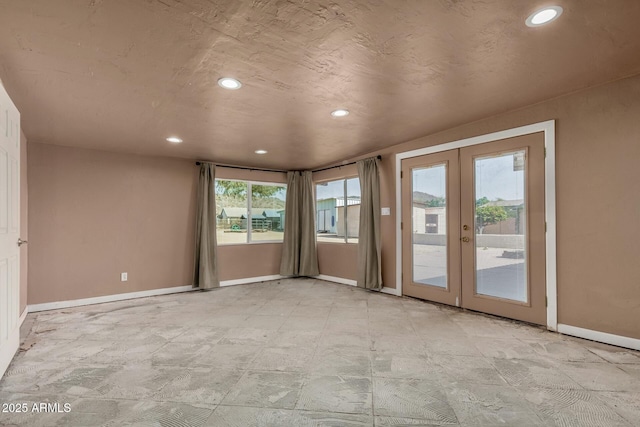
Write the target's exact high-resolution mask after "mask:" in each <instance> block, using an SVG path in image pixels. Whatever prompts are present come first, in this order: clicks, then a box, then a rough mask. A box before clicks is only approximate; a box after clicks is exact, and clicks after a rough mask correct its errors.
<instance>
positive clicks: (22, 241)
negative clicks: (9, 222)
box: [18, 238, 29, 246]
mask: <svg viewBox="0 0 640 427" xmlns="http://www.w3.org/2000/svg"><path fill="white" fill-rule="evenodd" d="M25 243H29V242H27V241H26V240H22V239H21V238H18V246H22V245H24V244H25Z"/></svg>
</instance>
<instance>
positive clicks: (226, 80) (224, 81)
mask: <svg viewBox="0 0 640 427" xmlns="http://www.w3.org/2000/svg"><path fill="white" fill-rule="evenodd" d="M218 85H219V86H220V87H223V88H225V89H231V90H236V89H240V88H241V87H242V83H240V82H239V81H238V80H236V79H232V78H231V77H223V78H221V79H220V80H218Z"/></svg>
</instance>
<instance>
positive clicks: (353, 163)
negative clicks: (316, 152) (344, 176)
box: [311, 155, 382, 172]
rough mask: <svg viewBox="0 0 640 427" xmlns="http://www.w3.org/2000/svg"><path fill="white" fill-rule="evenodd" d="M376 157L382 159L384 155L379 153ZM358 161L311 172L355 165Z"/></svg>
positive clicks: (315, 170)
mask: <svg viewBox="0 0 640 427" xmlns="http://www.w3.org/2000/svg"><path fill="white" fill-rule="evenodd" d="M376 158H377V159H378V160H382V156H381V155H377V156H376ZM356 163H358V162H351V163H345V164H344V165H335V166H329V167H327V168H322V169H314V170H312V171H311V172H320V171H326V170H329V169H335V168H341V167H343V166H350V165H355V164H356Z"/></svg>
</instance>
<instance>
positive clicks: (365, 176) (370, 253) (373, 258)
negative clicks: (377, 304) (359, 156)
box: [357, 157, 382, 290]
mask: <svg viewBox="0 0 640 427" xmlns="http://www.w3.org/2000/svg"><path fill="white" fill-rule="evenodd" d="M357 165H358V177H359V178H360V195H361V200H360V228H359V234H358V277H357V278H358V286H359V287H361V288H365V289H375V290H380V289H382V267H381V265H382V264H381V263H382V241H381V237H380V175H379V172H378V170H379V165H380V161H379V160H378V158H377V157H374V158H370V159H364V160H360V161H359V162H357Z"/></svg>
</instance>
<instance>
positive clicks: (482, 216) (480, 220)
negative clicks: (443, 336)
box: [402, 133, 546, 324]
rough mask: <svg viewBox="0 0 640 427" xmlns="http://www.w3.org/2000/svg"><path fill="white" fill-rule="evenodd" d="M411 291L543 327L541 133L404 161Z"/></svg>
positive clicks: (405, 249)
mask: <svg viewBox="0 0 640 427" xmlns="http://www.w3.org/2000/svg"><path fill="white" fill-rule="evenodd" d="M402 206H403V209H402V212H403V213H402V260H403V267H402V277H403V293H404V294H405V295H409V296H413V297H417V298H422V299H426V300H430V301H436V302H440V303H444V304H449V305H456V306H461V307H464V308H468V309H472V310H477V311H482V312H485V313H491V314H496V315H499V316H504V317H509V318H512V319H518V320H524V321H527V322H531V323H537V324H545V321H546V308H545V292H546V284H545V218H544V212H545V207H544V136H543V134H542V133H535V134H529V135H524V136H518V137H514V138H509V139H504V140H500V141H494V142H488V143H485V144H479V145H473V146H469V147H465V148H460V149H455V150H450V151H444V152H439V153H435V154H429V155H425V156H420V157H413V158H410V159H405V160H403V161H402Z"/></svg>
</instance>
